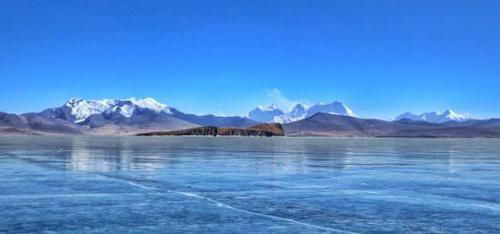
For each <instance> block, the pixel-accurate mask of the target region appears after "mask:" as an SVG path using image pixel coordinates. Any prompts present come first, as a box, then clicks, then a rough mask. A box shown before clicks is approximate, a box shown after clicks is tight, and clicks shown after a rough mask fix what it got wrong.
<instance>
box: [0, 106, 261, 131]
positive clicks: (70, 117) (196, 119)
mask: <svg viewBox="0 0 500 234" xmlns="http://www.w3.org/2000/svg"><path fill="white" fill-rule="evenodd" d="M257 123H258V122H256V121H253V120H250V119H248V118H244V117H239V116H231V117H222V116H215V115H201V116H199V115H195V114H187V113H184V112H181V111H179V110H177V109H176V108H173V107H169V106H167V105H165V104H162V103H160V102H158V101H156V100H155V99H153V98H144V99H139V98H128V99H117V100H113V99H101V100H84V99H76V98H72V99H70V100H69V101H67V102H66V103H65V104H64V105H62V106H60V107H56V108H49V109H46V110H44V111H42V112H39V113H26V114H21V115H14V114H7V113H1V115H0V128H2V129H0V132H9V133H15V132H19V133H27V134H30V133H31V134H93V135H131V134H137V133H141V132H147V131H171V130H180V129H186V128H194V127H200V126H206V125H211V126H215V127H248V126H252V125H255V124H257Z"/></svg>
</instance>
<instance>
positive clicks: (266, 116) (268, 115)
mask: <svg viewBox="0 0 500 234" xmlns="http://www.w3.org/2000/svg"><path fill="white" fill-rule="evenodd" d="M284 114H285V113H284V112H283V111H282V110H280V109H279V108H278V106H277V105H275V104H271V105H269V106H259V107H257V108H255V109H254V110H252V111H250V113H248V117H249V118H250V119H252V120H255V121H258V122H273V121H274V118H276V117H278V116H280V115H284Z"/></svg>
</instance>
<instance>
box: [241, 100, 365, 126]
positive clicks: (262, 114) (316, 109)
mask: <svg viewBox="0 0 500 234" xmlns="http://www.w3.org/2000/svg"><path fill="white" fill-rule="evenodd" d="M317 113H328V114H334V115H343V116H351V117H355V116H356V115H355V114H354V112H353V111H352V110H351V109H350V108H349V107H348V106H347V105H345V104H344V103H342V102H339V101H334V102H332V103H328V104H324V103H319V104H316V105H314V106H311V107H308V106H306V105H304V104H300V103H299V104H297V105H295V106H294V107H293V108H292V110H291V111H289V112H287V113H285V112H283V111H282V110H280V109H279V108H278V106H276V105H275V104H272V105H271V106H268V107H265V106H260V107H257V108H255V109H254V110H252V111H250V112H249V113H248V117H249V118H250V119H252V120H255V121H259V122H265V123H290V122H293V121H298V120H302V119H305V118H308V117H311V116H313V115H315V114H317Z"/></svg>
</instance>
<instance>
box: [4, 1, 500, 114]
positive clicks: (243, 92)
mask: <svg viewBox="0 0 500 234" xmlns="http://www.w3.org/2000/svg"><path fill="white" fill-rule="evenodd" d="M499 13H500V1H497V0H479V1H477V0H474V1H473V0H462V1H451V0H450V1H448V0H441V1H428V0H414V1H412V0H408V1H399V0H393V1H386V0H379V1H373V0H353V1H332V0H315V1H309V0H307V1H306V0H302V1H296V0H273V1H269V0H252V1H234V0H227V1H219V0H210V1H208V0H197V1H195V0H182V1H181V0H179V1H174V0H172V1H164V0H147V1H127V0H116V1H114V0H108V1H102V0H81V1H79V0H72V1H66V0H64V1H57V0H51V1H46V0H16V1H11V0H0V85H1V89H0V111H6V112H14V113H21V112H27V111H39V110H41V109H43V108H45V107H52V106H60V105H62V104H63V103H64V102H65V101H66V100H67V99H69V98H71V97H81V98H88V99H98V98H126V97H130V96H136V97H148V96H151V97H154V98H156V99H158V100H160V101H161V102H164V103H166V104H168V105H170V106H174V107H177V108H179V109H180V110H183V111H186V112H193V113H209V112H212V113H217V114H225V115H229V114H245V113H246V112H248V111H249V110H250V109H252V108H254V107H255V106H257V105H261V104H270V103H272V102H281V103H283V102H295V101H303V102H306V103H308V104H314V103H316V102H331V101H334V100H339V101H342V102H344V103H346V104H347V105H349V106H350V107H351V108H352V109H353V110H354V111H355V112H356V113H357V114H358V115H360V116H362V117H377V118H391V117H394V116H395V115H396V114H399V113H401V112H405V111H413V112H423V111H433V110H444V109H448V108H451V109H454V110H456V111H459V112H468V113H471V114H473V115H474V116H477V117H492V116H497V117H500V91H498V90H499V88H500V27H499V26H498V25H500V14H499ZM278 90H279V92H278ZM284 100H285V101H284Z"/></svg>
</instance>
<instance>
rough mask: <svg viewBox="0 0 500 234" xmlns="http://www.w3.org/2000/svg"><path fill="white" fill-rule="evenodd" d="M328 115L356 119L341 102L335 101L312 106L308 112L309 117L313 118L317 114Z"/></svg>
mask: <svg viewBox="0 0 500 234" xmlns="http://www.w3.org/2000/svg"><path fill="white" fill-rule="evenodd" d="M320 112H321V113H328V114H334V115H345V116H351V117H355V116H356V115H355V114H354V112H353V111H352V110H351V109H350V108H349V107H348V106H347V105H345V104H344V103H342V102H339V101H334V102H332V103H330V104H321V103H320V104H317V105H314V106H312V107H311V108H309V109H308V111H307V116H312V115H314V114H317V113H320Z"/></svg>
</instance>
